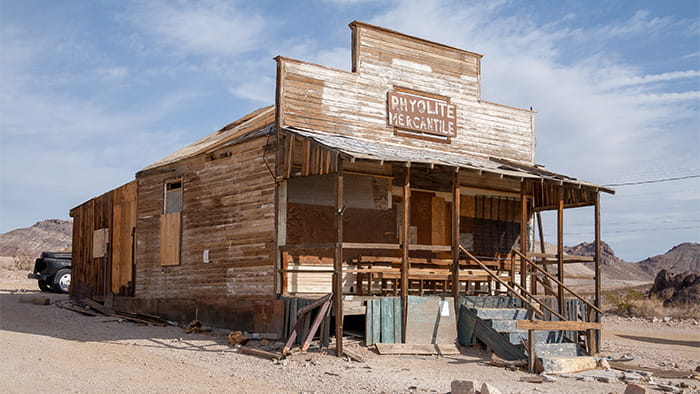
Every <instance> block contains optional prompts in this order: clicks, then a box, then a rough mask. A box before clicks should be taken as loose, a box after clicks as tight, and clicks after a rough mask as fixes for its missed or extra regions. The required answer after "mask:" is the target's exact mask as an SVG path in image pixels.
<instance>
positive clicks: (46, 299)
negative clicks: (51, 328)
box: [19, 297, 51, 305]
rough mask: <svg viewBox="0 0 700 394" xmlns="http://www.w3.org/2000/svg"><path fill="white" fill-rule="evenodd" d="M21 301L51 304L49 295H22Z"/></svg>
mask: <svg viewBox="0 0 700 394" xmlns="http://www.w3.org/2000/svg"><path fill="white" fill-rule="evenodd" d="M19 302H21V303H24V304H34V305H51V299H50V298H49V297H20V298H19Z"/></svg>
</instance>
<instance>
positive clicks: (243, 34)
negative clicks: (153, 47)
mask: <svg viewBox="0 0 700 394" xmlns="http://www.w3.org/2000/svg"><path fill="white" fill-rule="evenodd" d="M139 5H140V7H137V8H136V9H135V11H133V12H132V13H131V14H129V15H128V16H127V17H126V19H127V20H130V21H131V22H133V23H134V24H136V25H137V26H138V27H139V28H141V29H142V30H144V31H146V32H147V33H148V34H149V35H151V36H153V37H154V38H155V39H156V40H157V41H158V42H159V43H160V44H161V45H162V46H163V47H165V48H167V49H168V50H174V51H176V52H177V53H179V54H181V55H185V56H186V55H191V54H193V55H206V56H231V55H236V54H240V53H243V52H246V51H249V50H251V49H254V48H256V47H257V45H258V44H259V43H260V41H261V38H262V37H263V36H264V34H265V26H266V24H267V23H266V21H265V19H264V18H263V17H262V16H260V15H257V14H255V13H249V12H247V11H246V10H244V9H243V7H240V6H236V4H235V3H233V2H228V1H206V2H191V1H177V2H169V1H159V0H154V1H148V2H142V3H140V4H139Z"/></svg>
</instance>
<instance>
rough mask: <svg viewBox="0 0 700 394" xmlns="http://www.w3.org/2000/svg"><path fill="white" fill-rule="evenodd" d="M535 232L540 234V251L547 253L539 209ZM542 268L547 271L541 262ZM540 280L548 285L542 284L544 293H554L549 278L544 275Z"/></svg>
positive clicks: (545, 265)
mask: <svg viewBox="0 0 700 394" xmlns="http://www.w3.org/2000/svg"><path fill="white" fill-rule="evenodd" d="M537 232H538V233H539V235H540V252H541V253H543V254H544V253H547V251H546V248H545V246H544V230H543V229H542V212H540V211H537ZM533 262H534V260H533ZM542 268H543V269H544V270H545V271H547V264H543V265H542ZM542 281H543V284H544V285H546V286H549V288H547V287H545V286H543V287H544V294H545V295H549V296H551V295H554V293H552V283H551V282H550V281H549V278H547V277H544V278H542Z"/></svg>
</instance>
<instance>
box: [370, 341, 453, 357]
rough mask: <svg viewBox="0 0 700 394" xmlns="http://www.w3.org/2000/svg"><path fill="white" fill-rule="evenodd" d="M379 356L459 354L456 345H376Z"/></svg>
mask: <svg viewBox="0 0 700 394" xmlns="http://www.w3.org/2000/svg"><path fill="white" fill-rule="evenodd" d="M375 346H376V347H377V351H378V352H379V354H384V355H389V354H413V355H433V354H439V355H455V354H459V350H458V349H457V346H455V345H454V344H411V343H376V344H375Z"/></svg>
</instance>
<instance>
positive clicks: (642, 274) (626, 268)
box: [564, 241, 658, 281]
mask: <svg viewBox="0 0 700 394" xmlns="http://www.w3.org/2000/svg"><path fill="white" fill-rule="evenodd" d="M600 246H601V249H602V251H601V256H602V261H601V270H602V271H603V276H604V277H605V278H608V279H621V280H649V281H651V280H653V279H654V275H656V272H653V273H649V272H647V271H644V270H642V268H641V266H640V265H639V264H636V263H628V262H626V261H624V260H622V259H621V258H619V257H617V256H616V255H615V251H614V250H613V249H612V247H610V245H608V244H607V243H606V242H604V241H601V243H600ZM564 253H566V254H570V255H574V256H590V257H592V256H594V255H595V244H593V243H589V242H583V243H580V244H578V245H575V246H565V247H564ZM586 266H587V267H589V268H591V269H592V268H593V264H586ZM657 271H658V270H657Z"/></svg>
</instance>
